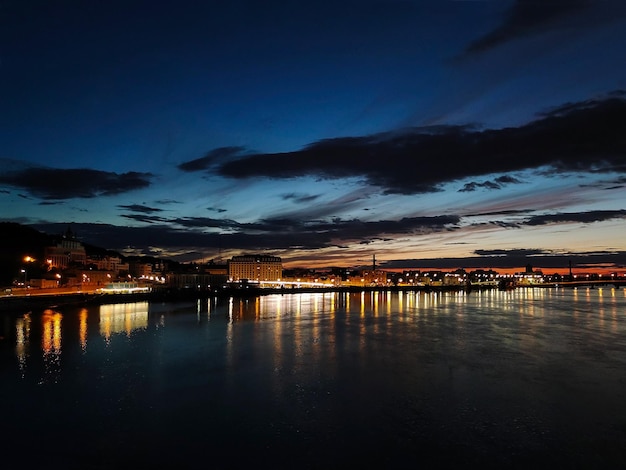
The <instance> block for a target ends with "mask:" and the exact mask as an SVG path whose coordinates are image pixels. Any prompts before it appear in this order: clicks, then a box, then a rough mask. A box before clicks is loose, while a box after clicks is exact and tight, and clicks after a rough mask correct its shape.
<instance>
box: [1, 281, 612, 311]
mask: <svg viewBox="0 0 626 470" xmlns="http://www.w3.org/2000/svg"><path fill="white" fill-rule="evenodd" d="M608 284H611V285H613V284H614V286H615V287H616V288H617V287H620V286H622V285H623V284H622V283H619V284H618V283H607V285H608ZM556 287H563V288H574V287H588V288H593V285H591V286H589V285H567V284H564V283H559V284H556V283H549V284H548V283H545V284H537V285H529V286H515V287H507V288H502V287H499V286H493V285H488V286H485V285H479V286H476V285H472V286H466V285H455V286H380V287H377V286H340V287H298V288H259V287H256V288H255V287H249V288H224V289H218V290H210V291H209V290H204V291H203V290H194V289H156V290H153V291H151V292H140V293H129V294H122V293H120V294H102V293H96V292H93V291H91V292H69V293H45V294H34V293H33V295H31V294H30V293H29V294H26V295H20V294H15V295H5V296H2V297H0V312H11V311H13V312H18V311H22V310H28V309H44V310H45V309H54V308H61V307H66V306H80V305H106V304H117V303H131V302H142V301H151V302H176V301H186V300H189V301H192V300H197V299H206V298H212V297H218V298H219V297H222V298H227V297H234V298H250V297H259V296H266V295H273V294H305V293H328V292H344V293H359V292H426V293H430V292H461V291H465V292H472V291H485V290H494V289H495V290H511V289H518V288H522V289H524V288H556ZM600 287H601V286H600Z"/></svg>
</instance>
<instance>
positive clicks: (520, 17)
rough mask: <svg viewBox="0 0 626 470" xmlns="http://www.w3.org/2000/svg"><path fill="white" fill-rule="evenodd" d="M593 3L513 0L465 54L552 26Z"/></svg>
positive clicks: (580, 0) (579, 0)
mask: <svg viewBox="0 0 626 470" xmlns="http://www.w3.org/2000/svg"><path fill="white" fill-rule="evenodd" d="M593 3H594V1H593V0H545V1H542V0H517V1H515V2H514V3H513V5H512V6H511V7H510V8H509V10H508V11H507V12H506V14H505V17H504V19H503V21H502V23H501V24H500V25H499V26H498V27H496V28H495V29H493V30H492V31H490V32H489V33H487V34H486V35H484V36H483V37H481V38H479V39H478V40H476V41H474V42H473V43H472V44H470V45H469V47H468V48H467V49H466V51H465V55H472V54H477V53H482V52H485V51H487V50H489V49H493V48H495V47H498V46H500V45H502V44H505V43H507V42H509V41H512V40H515V39H520V38H523V37H526V36H530V35H533V34H537V33H542V32H544V31H546V30H549V29H552V28H553V27H555V25H556V24H557V23H558V21H559V20H562V19H564V18H567V17H568V16H570V15H572V14H574V13H579V12H582V11H583V10H584V9H585V8H588V7H589V6H591V5H592V4H593ZM595 3H598V2H595Z"/></svg>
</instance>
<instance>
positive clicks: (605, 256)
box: [380, 249, 626, 274]
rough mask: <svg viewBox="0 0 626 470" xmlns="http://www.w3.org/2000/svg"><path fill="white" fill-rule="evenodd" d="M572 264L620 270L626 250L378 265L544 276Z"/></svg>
mask: <svg viewBox="0 0 626 470" xmlns="http://www.w3.org/2000/svg"><path fill="white" fill-rule="evenodd" d="M570 263H571V265H572V267H573V270H574V273H576V272H580V271H583V272H584V270H585V269H591V268H596V267H601V268H603V269H620V270H621V269H623V268H624V267H626V251H601V252H597V251H593V252H567V253H553V252H549V251H546V250H542V249H512V250H505V249H502V250H485V251H484V252H479V253H477V256H468V257H464V258H430V259H428V258H420V259H403V260H390V261H386V262H381V263H380V265H381V267H382V268H384V269H420V268H421V269H425V268H436V269H442V270H449V269H457V268H459V267H467V268H469V269H494V270H496V271H497V270H498V269H519V270H520V271H522V270H523V269H524V267H525V266H527V265H529V264H530V265H531V266H533V267H534V268H540V269H542V270H543V272H544V274H551V272H550V270H555V271H556V270H559V271H563V270H565V269H568V268H569V265H570Z"/></svg>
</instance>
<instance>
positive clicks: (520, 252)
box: [474, 248, 553, 258]
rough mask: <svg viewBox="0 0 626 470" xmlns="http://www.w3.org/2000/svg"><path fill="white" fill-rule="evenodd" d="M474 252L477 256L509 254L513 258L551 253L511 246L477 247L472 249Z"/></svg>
mask: <svg viewBox="0 0 626 470" xmlns="http://www.w3.org/2000/svg"><path fill="white" fill-rule="evenodd" d="M474 253H475V254H477V255H479V256H509V257H515V258H519V257H520V256H523V257H526V256H539V255H541V256H543V255H550V254H553V253H552V252H549V251H546V250H541V249H538V248H513V249H506V250H503V249H492V250H485V249H478V250H474Z"/></svg>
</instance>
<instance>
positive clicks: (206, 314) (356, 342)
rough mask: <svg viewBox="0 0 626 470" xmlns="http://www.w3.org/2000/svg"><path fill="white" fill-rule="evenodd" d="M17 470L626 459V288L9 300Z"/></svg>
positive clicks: (11, 428) (1, 361)
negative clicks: (40, 304)
mask: <svg viewBox="0 0 626 470" xmlns="http://www.w3.org/2000/svg"><path fill="white" fill-rule="evenodd" d="M1 325H2V326H1V329H0V336H2V340H0V380H1V383H2V398H3V400H2V402H3V412H2V415H3V416H2V421H3V424H4V426H3V427H4V429H5V431H6V432H5V434H6V435H7V436H6V437H5V438H3V441H2V442H3V449H4V461H5V462H14V463H12V464H8V466H6V465H3V467H4V468H16V469H20V468H63V469H70V468H77V469H78V468H80V469H117V468H136V467H139V466H141V467H144V466H145V467H147V468H244V467H249V466H250V465H253V466H263V467H267V466H270V467H273V468H297V467H300V468H340V467H345V466H347V465H349V466H350V467H353V466H355V465H359V466H362V467H363V466H364V467H365V468H372V467H382V468H420V467H421V468H435V467H437V468H452V467H454V468H456V467H459V466H463V467H468V466H472V465H481V466H483V467H484V466H494V467H502V466H507V467H509V468H511V467H512V468H529V467H533V468H547V467H553V468H554V467H556V468H623V467H624V464H625V463H626V402H625V399H626V393H625V392H626V290H625V289H610V288H608V289H607V288H604V289H580V288H579V289H517V290H513V291H506V292H501V291H497V290H490V291H484V292H472V293H469V294H468V293H464V292H457V293H423V292H422V293H419V292H403V293H402V292H401V293H396V292H394V293H391V292H371V293H362V294H361V293H319V294H308V293H302V294H288V295H270V296H261V297H258V298H252V299H247V300H246V299H234V298H231V299H209V300H202V301H197V302H185V303H163V304H162V303H148V302H139V303H131V304H115V305H102V306H92V307H88V308H73V309H65V310H46V311H32V312H24V313H23V314H22V313H20V314H18V315H9V314H3V317H2V324H1Z"/></svg>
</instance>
